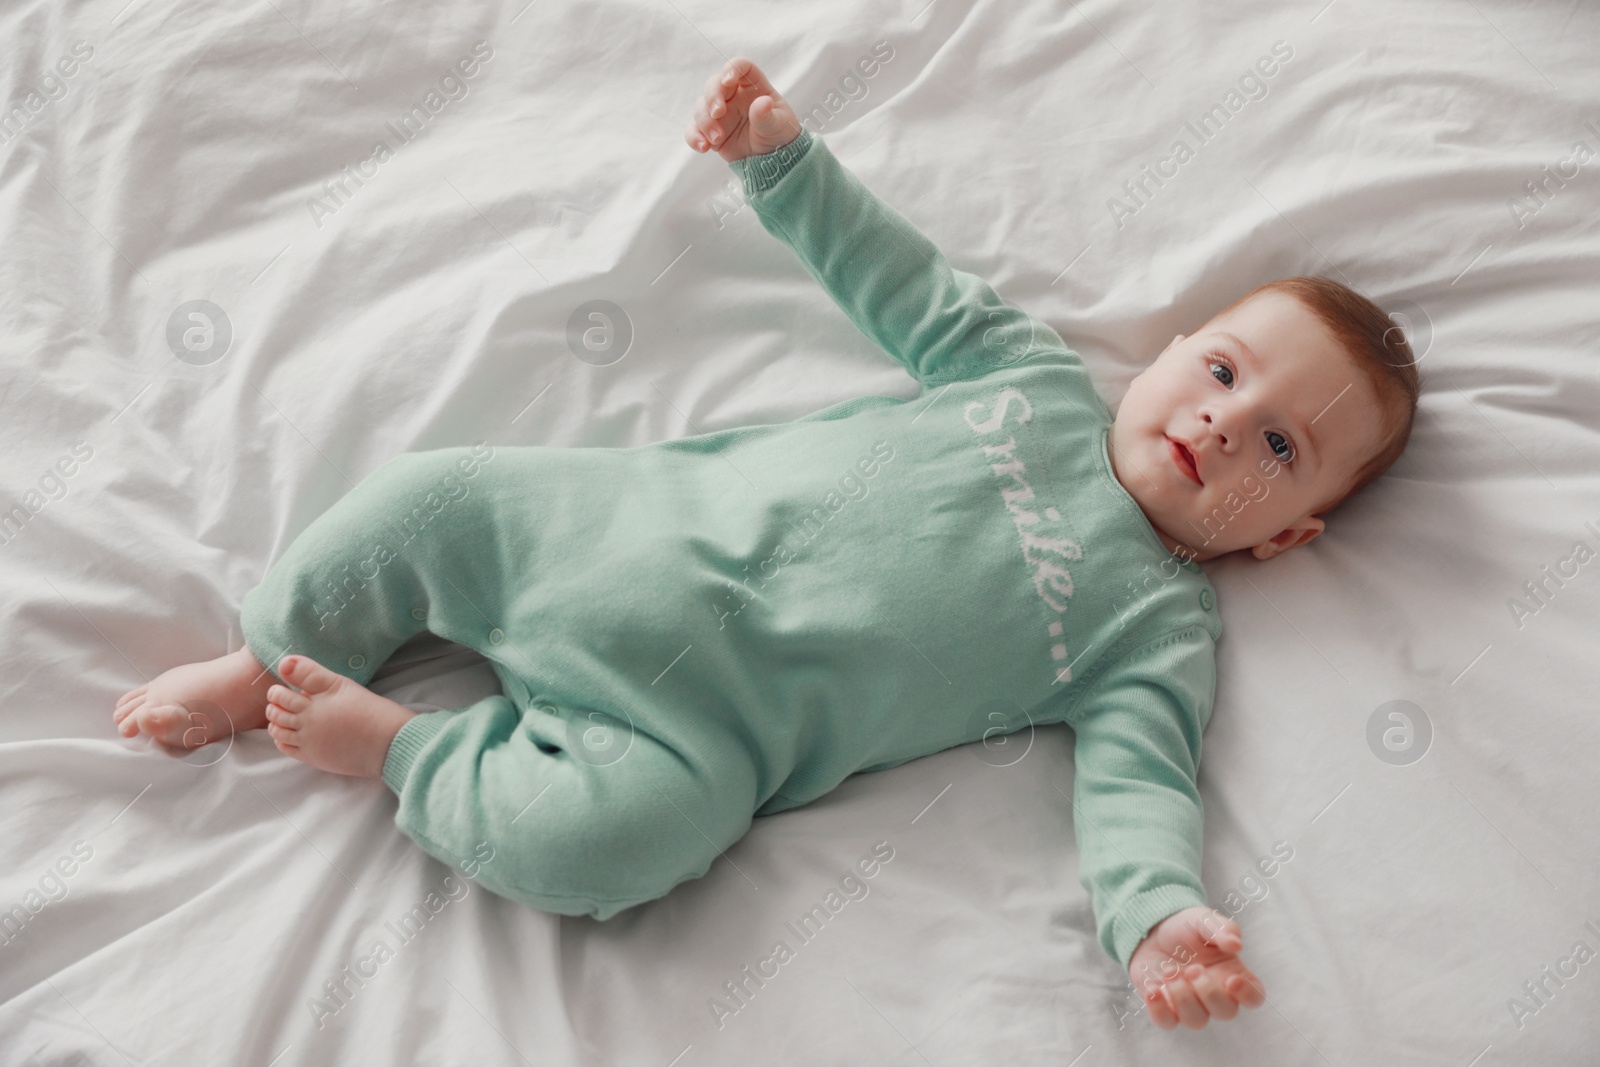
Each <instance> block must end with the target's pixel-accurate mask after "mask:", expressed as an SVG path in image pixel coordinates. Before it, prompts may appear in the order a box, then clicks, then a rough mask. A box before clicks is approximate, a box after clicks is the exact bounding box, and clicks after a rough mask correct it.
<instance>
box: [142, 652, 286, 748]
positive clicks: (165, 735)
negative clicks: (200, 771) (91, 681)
mask: <svg viewBox="0 0 1600 1067" xmlns="http://www.w3.org/2000/svg"><path fill="white" fill-rule="evenodd" d="M274 681H275V679H274V678H273V677H272V674H271V672H269V671H268V670H266V668H264V667H262V666H261V664H260V663H258V662H256V658H255V656H253V655H251V653H250V649H249V646H245V647H242V648H240V649H239V650H238V651H237V652H230V653H228V654H227V655H226V656H219V657H217V658H216V659H211V660H206V661H205V662H203V663H185V664H184V665H183V666H181V667H174V668H172V669H171V670H169V671H164V672H162V673H161V674H159V675H157V676H156V679H155V681H153V682H150V683H148V684H146V685H141V686H139V687H138V688H137V689H130V690H128V691H127V692H126V693H124V694H122V697H121V698H120V699H119V700H118V701H117V707H116V710H115V711H113V712H112V713H111V719H112V721H113V722H115V723H116V725H117V732H118V733H119V734H121V735H122V736H123V737H132V736H134V735H135V734H137V733H140V732H141V731H142V732H144V733H146V734H148V735H149V736H150V737H152V738H154V739H155V740H157V741H159V742H161V743H162V744H164V745H171V746H172V747H174V748H199V747H200V746H201V745H203V744H206V743H207V742H210V741H215V740H217V739H218V738H222V737H227V736H228V735H229V734H232V733H235V732H237V731H239V730H254V729H257V728H259V727H262V726H265V725H266V724H267V689H268V687H270V686H271V685H272V683H273V682H274Z"/></svg>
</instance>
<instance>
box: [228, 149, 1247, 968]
mask: <svg viewBox="0 0 1600 1067" xmlns="http://www.w3.org/2000/svg"><path fill="white" fill-rule="evenodd" d="M734 169H735V170H736V171H737V172H738V173H739V175H740V177H741V178H742V180H743V182H744V187H745V193H746V196H747V199H748V201H749V203H750V204H751V206H752V207H754V209H755V211H756V213H757V215H758V216H759V218H760V220H761V223H762V225H763V226H764V227H765V228H766V229H767V230H768V231H770V232H771V233H772V234H773V235H775V236H776V237H778V238H779V239H780V240H782V241H784V242H785V243H787V244H788V245H789V246H790V248H792V249H793V250H794V252H795V253H796V255H797V256H798V257H799V259H800V262H801V264H802V265H803V266H804V267H805V269H806V270H807V271H809V272H810V273H811V274H812V275H813V276H814V277H815V278H816V279H817V280H818V282H820V283H821V284H822V286H823V287H824V288H825V289H826V290H827V292H828V293H829V294H830V295H831V296H832V297H833V299H834V300H835V301H836V302H837V303H838V305H839V306H840V307H841V308H842V309H843V310H844V312H845V313H846V314H847V315H848V316H849V317H850V318H851V320H852V321H854V322H855V324H856V325H857V326H859V327H860V328H861V330H862V331H863V332H864V333H865V334H866V335H867V336H868V337H870V338H871V339H872V340H873V341H875V342H877V343H878V344H879V345H881V346H882V347H883V348H884V349H885V350H886V351H887V352H888V353H889V354H890V355H891V356H893V357H894V358H895V359H896V360H898V361H899V362H900V363H901V364H902V365H904V366H905V368H906V369H907V370H908V371H909V372H910V373H911V374H912V375H913V376H914V377H915V378H916V379H917V380H918V381H919V382H920V383H921V384H922V386H923V390H922V393H921V395H920V396H918V397H917V398H916V399H914V400H911V401H903V400H899V399H896V398H893V397H887V396H863V397H857V398H854V399H851V400H847V401H845V402H844V403H841V404H837V405H835V406H833V407H830V408H828V409H826V410H823V411H819V412H816V413H814V414H811V415H808V416H806V417H804V418H801V419H798V420H795V421H793V422H787V423H777V424H771V425H761V426H748V427H742V428H738V429H731V430H723V431H720V432H717V433H711V434H705V435H702V436H697V437H689V438H684V439H680V440H674V441H665V442H660V443H656V444H651V445H646V446H643V447H638V448H546V447H510V446H494V445H490V444H488V443H479V444H476V445H472V446H470V447H468V446H463V447H456V448H443V449H437V450H433V451H427V452H418V453H410V454H405V455H400V456H396V457H395V458H393V459H391V460H389V461H388V462H386V463H384V464H383V465H382V466H380V467H379V468H378V469H376V470H375V471H373V472H372V473H371V474H370V475H368V476H367V477H366V478H365V479H364V480H363V481H362V482H361V483H360V484H359V485H358V486H356V488H355V489H353V490H352V491H351V492H350V493H349V494H348V495H347V496H346V497H345V498H344V499H342V500H340V501H339V502H338V503H337V504H335V505H334V506H333V507H332V508H330V509H329V510H328V511H327V512H326V513H324V514H323V515H321V516H320V517H318V518H317V519H316V520H315V521H314V522H313V523H311V525H310V526H309V527H307V528H306V530H305V531H304V532H303V533H301V534H300V536H299V537H298V538H296V539H295V541H294V542H293V543H292V544H291V545H290V546H289V548H288V550H287V551H286V552H285V553H284V555H283V557H282V558H281V559H279V560H277V561H276V562H275V563H274V565H273V566H272V568H271V569H270V571H269V572H268V574H267V576H266V578H265V579H264V580H263V581H262V583H261V585H260V586H258V587H257V588H255V589H253V590H251V592H250V593H249V594H248V595H247V596H246V598H245V601H244V605H243V620H242V623H243V629H244V635H245V639H246V641H247V643H248V645H249V647H250V649H251V651H252V652H253V653H254V654H255V655H256V657H257V658H258V659H259V660H260V661H261V662H262V663H264V664H267V665H269V666H275V665H276V664H277V662H278V661H279V659H280V658H281V657H282V656H284V655H286V654H288V653H290V652H294V653H299V654H301V655H306V656H309V657H311V658H313V659H315V660H316V661H317V662H319V663H321V664H323V665H325V666H327V667H328V668H330V669H332V670H334V671H337V672H339V673H340V674H343V675H345V676H347V677H349V678H352V679H354V680H355V681H357V682H362V683H365V682H367V681H368V680H369V679H370V678H371V677H372V675H373V673H374V672H375V671H376V670H377V669H378V667H379V666H380V665H381V664H382V663H383V662H384V660H385V659H386V658H388V657H389V656H390V655H391V654H392V653H393V652H394V651H395V649H396V648H398V647H399V646H400V644H401V643H402V642H404V641H405V640H406V639H408V638H410V637H412V636H414V635H417V634H419V633H421V632H422V631H424V630H427V631H432V632H433V633H435V634H438V635H440V636H441V637H444V638H447V639H449V640H451V641H455V642H459V643H460V644H462V645H466V646H468V647H470V648H473V649H476V650H477V651H479V652H481V653H482V654H483V655H484V656H485V657H487V658H488V660H489V661H490V663H491V664H492V665H493V668H494V670H495V672H496V674H497V675H498V676H499V679H500V682H501V684H502V687H503V689H504V695H502V696H493V697H489V698H486V699H483V700H480V701H478V702H476V703H474V704H472V705H471V706H469V707H464V708H458V709H453V710H449V711H439V712H430V713H426V714H420V715H417V716H416V717H415V718H413V719H411V720H410V722H408V723H407V724H406V726H405V727H404V728H403V729H402V730H401V731H400V733H399V734H398V735H397V736H396V737H395V739H394V742H393V744H392V745H391V746H390V749H389V752H388V756H387V759H386V761H385V763H384V767H383V780H384V782H386V783H387V784H388V785H389V787H390V788H391V789H393V791H394V792H395V793H396V794H397V796H398V798H399V808H398V812H397V814H396V822H397V824H398V825H399V827H400V828H401V829H402V830H403V831H404V832H405V833H406V834H408V835H410V836H411V837H412V838H413V839H415V840H416V842H417V843H418V844H420V845H421V846H422V847H423V848H424V849H426V850H427V851H428V852H430V853H431V854H433V855H434V856H436V857H438V858H439V859H441V860H443V861H444V862H446V863H450V864H454V865H457V866H461V865H463V864H464V863H466V862H469V858H470V857H474V856H476V857H479V858H480V859H481V857H482V856H484V855H488V854H490V850H492V854H493V857H494V858H493V859H492V860H490V861H488V862H485V863H482V864H481V868H480V870H479V874H478V879H479V881H480V882H481V883H482V884H483V885H484V886H485V887H487V888H489V889H491V890H493V891H495V892H497V893H500V894H503V895H504V896H507V897H510V898H512V899H515V900H519V901H523V902H525V903H527V904H530V905H533V906H534V907H537V908H541V909H545V910H548V911H553V912H558V913H562V914H570V915H590V916H593V917H595V918H597V919H605V918H608V917H610V916H611V915H614V914H616V913H617V912H618V911H620V910H621V909H623V908H627V907H630V906H632V905H635V904H639V903H642V902H645V901H649V900H653V899H656V898H658V897H660V896H662V895H663V894H665V893H666V892H668V891H669V890H670V889H671V888H672V887H673V886H675V885H677V884H678V883H680V882H683V881H686V880H688V879H692V878H697V877H699V876H701V875H703V874H704V873H705V872H706V870H707V869H708V868H709V867H710V865H711V864H712V863H713V862H714V861H716V860H717V858H718V856H719V855H721V853H722V851H723V850H725V849H727V848H728V846H730V845H732V844H733V843H734V842H735V841H737V840H738V839H739V838H740V837H741V836H743V835H744V833H745V832H746V831H747V830H748V829H749V828H750V826H751V821H752V819H753V817H755V816H758V815H770V814H773V813H775V812H780V811H784V810H786V809H789V808H793V807H795V806H797V805H801V804H805V803H807V802H809V801H811V800H814V799H815V798H817V797H820V796H822V795H823V794H825V793H827V792H828V791H829V790H831V789H833V788H834V787H835V786H837V785H838V784H839V783H840V782H841V781H843V780H844V778H845V777H847V776H848V775H850V774H852V773H855V772H857V771H874V770H881V769H884V768H888V767H893V766H895V765H897V764H900V763H904V762H905V761H907V760H911V759H915V758H917V757H919V756H923V755H927V754H929V753H932V752H937V751H939V750H941V749H945V748H949V747H951V746H954V745H962V744H967V743H969V742H973V741H979V740H984V741H985V742H986V743H987V744H989V745H990V746H991V749H992V751H993V752H996V753H999V752H1003V751H1007V750H1005V749H1004V748H1003V747H1002V746H1001V745H999V744H998V743H997V742H996V741H995V738H996V737H997V736H1000V735H1005V734H1008V733H1010V732H1012V731H1019V730H1021V731H1026V730H1031V729H1034V728H1037V727H1039V726H1043V725H1048V724H1054V723H1068V724H1070V725H1071V727H1072V728H1073V730H1074V731H1075V733H1076V742H1077V743H1076V750H1075V751H1076V756H1075V760H1076V767H1077V770H1076V777H1075V782H1074V787H1073V796H1074V804H1073V807H1074V817H1075V820H1076V828H1077V833H1078V843H1079V848H1080V864H1079V866H1080V871H1081V875H1082V878H1083V880H1084V883H1085V885H1086V886H1088V888H1089V890H1090V893H1091V897H1092V901H1093V905H1094V909H1095V914H1096V919H1097V923H1098V927H1099V935H1100V940H1101V944H1102V945H1103V946H1104V947H1105V949H1106V951H1107V952H1108V953H1110V954H1111V955H1112V956H1113V957H1114V958H1116V959H1118V960H1119V961H1120V962H1124V963H1125V962H1126V960H1127V957H1128V955H1129V954H1130V953H1131V952H1132V950H1133V947H1134V946H1135V945H1136V944H1137V943H1138V941H1139V940H1140V939H1141V938H1142V937H1143V936H1144V933H1145V932H1146V931H1147V930H1148V929H1149V927H1150V926H1151V925H1153V924H1154V923H1155V922H1157V921H1159V920H1160V919H1162V918H1164V917H1165V916H1166V915H1168V914H1171V913H1172V912H1174V911H1177V910H1179V909H1180V908H1184V907H1188V906H1190V905H1194V904H1201V903H1204V902H1205V896H1204V890H1203V887H1202V885H1201V883H1200V877H1199V872H1200V843H1201V842H1200V838H1201V805H1200V797H1199V793H1198V791H1197V789H1196V785H1195V777H1196V774H1197V772H1198V768H1199V760H1200V739H1201V731H1202V730H1203V729H1204V727H1205V724H1206V722H1207V720H1208V719H1209V717H1210V714H1211V708H1212V702H1213V699H1214V694H1215V681H1216V673H1215V672H1216V668H1215V655H1214V643H1215V641H1216V640H1217V638H1219V637H1220V636H1221V624H1220V621H1219V619H1218V617H1217V611H1216V605H1215V595H1214V593H1213V591H1212V588H1211V585H1210V583H1209V582H1208V581H1207V579H1206V578H1205V576H1204V574H1203V573H1202V572H1201V571H1200V569H1199V568H1198V567H1196V566H1195V565H1194V564H1193V563H1187V564H1184V565H1179V563H1178V561H1177V560H1175V559H1174V558H1173V557H1172V556H1171V555H1170V554H1169V553H1168V552H1167V551H1166V549H1165V548H1164V547H1163V546H1162V544H1161V542H1160V540H1159V539H1158V538H1157V536H1156V534H1155V531H1154V530H1153V528H1152V527H1151V525H1150V523H1149V522H1148V521H1147V520H1146V519H1145V517H1144V514H1143V513H1142V512H1141V511H1140V510H1139V508H1138V506H1137V505H1136V504H1135V503H1134V501H1133V499H1132V498H1131V497H1129V496H1128V494H1127V493H1126V491H1124V489H1123V488H1122V486H1121V484H1120V483H1118V481H1117V480H1116V479H1115V478H1114V477H1113V476H1112V473H1111V469H1110V464H1109V462H1108V459H1107V452H1106V443H1107V437H1106V435H1107V431H1108V430H1109V428H1110V425H1111V412H1110V410H1109V409H1108V408H1107V406H1106V405H1105V403H1104V401H1102V400H1101V398H1100V397H1099V395H1098V394H1097V393H1096V391H1095V389H1094V386H1093V385H1092V383H1091V381H1090V378H1089V375H1088V373H1087V371H1086V370H1085V368H1084V366H1083V363H1082V361H1081V360H1080V359H1079V357H1078V355H1077V354H1076V353H1074V352H1073V351H1071V350H1070V349H1068V348H1067V347H1066V345H1065V344H1063V342H1062V341H1061V338H1060V337H1059V336H1058V335H1057V334H1056V333H1055V331H1053V330H1052V329H1051V328H1050V327H1049V326H1048V325H1046V324H1045V323H1043V322H1041V321H1039V320H1037V319H1035V318H1032V317H1031V316H1029V315H1027V314H1026V313H1024V312H1022V311H1020V310H1018V309H1017V308H1015V307H1012V306H1010V305H1008V304H1006V303H1005V302H1004V301H1002V300H1001V299H1000V298H999V297H998V296H997V295H996V294H995V292H994V291H993V290H992V289H991V288H990V287H989V286H987V285H986V284H984V282H983V281H981V280H980V279H978V278H977V277H974V276H973V275H971V274H967V273H964V272H961V271H957V270H953V269H952V268H951V267H950V265H949V264H948V263H947V262H946V260H945V259H944V257H943V256H942V255H941V254H940V253H939V251H938V249H937V248H935V247H934V246H933V245H932V244H931V243H930V242H929V241H928V240H927V238H925V237H924V236H922V234H920V233H919V232H918V231H917V230H916V229H915V228H914V227H913V226H912V225H911V224H910V223H909V222H907V221H906V220H905V219H904V218H902V217H901V216H900V215H898V214H897V213H895V212H894V211H893V210H892V209H890V208H889V207H888V206H887V205H885V204H884V203H882V202H881V201H880V200H878V199H877V198H876V197H875V196H874V195H873V194H872V193H871V192H869V191H868V190H867V189H866V188H865V186H863V185H862V184H861V182H860V181H859V180H858V179H856V177H855V176H854V175H853V174H851V173H850V172H849V171H848V170H846V169H845V168H844V167H843V166H842V165H841V164H840V163H839V161H838V160H837V159H836V158H835V157H834V156H833V154H832V153H831V152H830V151H829V149H828V147H827V146H826V144H825V143H824V142H823V141H822V139H821V138H820V137H818V136H816V135H814V134H812V133H811V132H809V131H807V132H805V133H803V134H802V135H801V136H800V137H799V138H798V139H797V140H796V141H794V142H793V143H791V144H789V145H787V146H785V147H783V148H781V149H779V150H777V151H776V152H772V153H769V154H767V155H763V156H755V157H751V158H750V159H746V160H742V161H740V162H739V163H736V164H734ZM1025 736H1027V735H1025V734H1022V735H1018V738H1017V740H1019V741H1020V739H1021V738H1023V737H1025ZM978 751H980V752H981V751H983V750H978ZM1009 751H1011V752H1025V751H1026V748H1025V747H1024V746H1023V745H1021V744H1020V743H1019V744H1016V745H1013V747H1012V748H1011V749H1010V750H1009ZM1008 758H1009V757H1008Z"/></svg>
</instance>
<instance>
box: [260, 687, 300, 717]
mask: <svg viewBox="0 0 1600 1067" xmlns="http://www.w3.org/2000/svg"><path fill="white" fill-rule="evenodd" d="M267 703H268V705H269V706H270V705H272V704H276V705H277V706H278V707H280V708H282V709H283V710H284V711H307V710H309V709H310V708H311V698H310V697H308V696H306V695H305V694H304V693H296V692H295V691H294V690H293V689H290V688H289V687H288V686H286V685H275V686H272V687H271V688H269V689H268V690H267Z"/></svg>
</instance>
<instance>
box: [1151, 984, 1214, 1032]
mask: <svg viewBox="0 0 1600 1067" xmlns="http://www.w3.org/2000/svg"><path fill="white" fill-rule="evenodd" d="M1161 988H1162V989H1164V990H1166V994H1167V998H1168V999H1169V1000H1170V1001H1171V1002H1172V1010H1173V1011H1175V1012H1177V1013H1178V1021H1179V1022H1180V1023H1182V1024H1183V1025H1185V1026H1187V1027H1188V1028H1189V1029H1191V1030H1199V1029H1201V1028H1202V1027H1204V1026H1205V1025H1206V1020H1207V1019H1209V1018H1211V1016H1210V1014H1209V1013H1208V1012H1207V1011H1206V1007H1205V1005H1204V1004H1202V1003H1200V998H1199V997H1197V996H1195V994H1194V987H1192V986H1191V985H1189V983H1188V982H1187V981H1186V980H1185V979H1183V978H1178V979H1175V980H1174V981H1171V982H1168V983H1167V984H1166V985H1164V986H1162V987H1161Z"/></svg>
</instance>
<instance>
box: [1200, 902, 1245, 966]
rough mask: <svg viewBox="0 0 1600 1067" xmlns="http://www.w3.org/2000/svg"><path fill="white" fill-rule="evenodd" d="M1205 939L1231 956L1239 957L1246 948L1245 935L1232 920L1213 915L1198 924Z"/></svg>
mask: <svg viewBox="0 0 1600 1067" xmlns="http://www.w3.org/2000/svg"><path fill="white" fill-rule="evenodd" d="M1197 925H1198V926H1199V927H1200V929H1201V930H1202V931H1203V933H1204V936H1205V939H1206V941H1207V942H1209V943H1210V944H1213V945H1215V946H1216V947H1217V948H1219V949H1221V950H1222V951H1223V952H1226V953H1228V954H1229V955H1230V956H1237V955H1238V954H1239V950H1240V949H1242V948H1243V947H1244V934H1243V933H1242V932H1241V931H1240V929H1239V924H1238V923H1236V922H1234V921H1233V920H1232V919H1223V918H1220V917H1219V916H1217V915H1216V914H1215V913H1213V914H1212V915H1210V916H1207V917H1206V918H1205V919H1204V920H1202V921H1201V922H1199V923H1198V924H1197Z"/></svg>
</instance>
